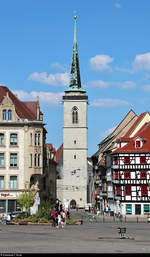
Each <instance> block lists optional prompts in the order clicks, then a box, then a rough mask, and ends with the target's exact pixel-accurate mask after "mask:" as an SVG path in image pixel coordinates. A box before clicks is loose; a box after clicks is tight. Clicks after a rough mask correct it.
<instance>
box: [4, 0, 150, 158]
mask: <svg viewBox="0 0 150 257" xmlns="http://www.w3.org/2000/svg"><path fill="white" fill-rule="evenodd" d="M75 10H76V14H77V17H78V18H77V39H78V52H79V60H80V73H81V82H82V87H83V88H84V89H85V90H86V91H87V94H88V97H89V105H88V148H89V149H88V155H89V156H90V155H92V154H94V153H95V152H96V151H97V150H98V146H97V144H98V143H99V142H100V141H101V140H102V139H103V138H104V137H105V136H107V134H108V133H109V132H111V131H112V130H113V129H114V128H115V126H117V125H118V123H119V122H120V121H121V120H122V119H123V118H124V116H125V115H126V114H127V113H128V111H129V110H130V109H131V108H132V109H133V110H134V111H135V112H136V113H137V114H138V115H139V114H140V113H142V112H144V111H149V110H150V33H149V28H150V15H149V12H150V1H149V0H120V1H119V0H92V1H91V0H76V1H73V0H63V1H61V0H55V1H53V0H21V1H20V0H5V1H2V0H1V1H0V84H1V85H6V86H7V87H9V88H10V89H11V90H12V91H14V92H15V93H16V94H17V95H18V97H19V98H20V99H21V100H23V101H29V100H35V99H36V97H37V96H39V98H40V106H41V110H42V111H43V113H44V121H45V123H46V129H47V131H48V134H47V142H51V143H53V145H54V147H56V148H58V147H59V146H60V145H61V144H62V140H63V139H62V126H63V106H62V103H61V99H62V95H63V93H64V90H65V89H66V88H67V87H68V83H69V73H70V68H71V61H72V47H73V29H74V20H73V15H74V11H75Z"/></svg>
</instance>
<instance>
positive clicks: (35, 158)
mask: <svg viewBox="0 0 150 257" xmlns="http://www.w3.org/2000/svg"><path fill="white" fill-rule="evenodd" d="M36 156H37V154H35V155H34V167H36V166H37V157H36Z"/></svg>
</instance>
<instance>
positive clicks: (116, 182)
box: [112, 179, 120, 184]
mask: <svg viewBox="0 0 150 257" xmlns="http://www.w3.org/2000/svg"><path fill="white" fill-rule="evenodd" d="M112 182H113V183H114V184H120V181H119V180H118V179H113V181H112Z"/></svg>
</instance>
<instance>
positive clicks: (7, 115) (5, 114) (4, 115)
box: [2, 109, 12, 120]
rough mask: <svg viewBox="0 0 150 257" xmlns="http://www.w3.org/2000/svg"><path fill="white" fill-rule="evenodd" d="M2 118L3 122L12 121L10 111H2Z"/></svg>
mask: <svg viewBox="0 0 150 257" xmlns="http://www.w3.org/2000/svg"><path fill="white" fill-rule="evenodd" d="M2 118H3V120H12V110H8V111H7V110H6V109H4V110H3V111H2Z"/></svg>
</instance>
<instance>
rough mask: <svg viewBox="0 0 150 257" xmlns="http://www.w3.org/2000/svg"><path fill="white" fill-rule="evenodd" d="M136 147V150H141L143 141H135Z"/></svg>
mask: <svg viewBox="0 0 150 257" xmlns="http://www.w3.org/2000/svg"><path fill="white" fill-rule="evenodd" d="M135 147H136V148H140V147H141V141H140V140H136V141H135Z"/></svg>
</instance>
